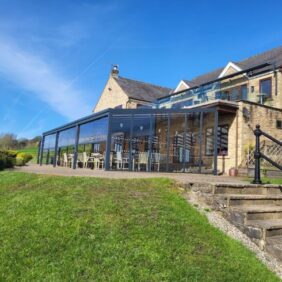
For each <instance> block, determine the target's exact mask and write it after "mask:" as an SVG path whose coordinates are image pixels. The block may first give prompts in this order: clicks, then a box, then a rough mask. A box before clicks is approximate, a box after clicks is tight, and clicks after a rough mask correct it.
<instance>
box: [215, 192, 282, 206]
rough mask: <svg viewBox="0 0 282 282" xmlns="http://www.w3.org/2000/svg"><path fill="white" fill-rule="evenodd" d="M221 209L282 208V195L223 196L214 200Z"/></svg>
mask: <svg viewBox="0 0 282 282" xmlns="http://www.w3.org/2000/svg"><path fill="white" fill-rule="evenodd" d="M214 205H215V206H218V207H219V208H224V207H231V206H232V207H233V206H242V205H244V206H254V205H276V206H282V195H248V194H241V195H239V194H231V195H230V194H221V195H218V196H217V197H215V198H214Z"/></svg>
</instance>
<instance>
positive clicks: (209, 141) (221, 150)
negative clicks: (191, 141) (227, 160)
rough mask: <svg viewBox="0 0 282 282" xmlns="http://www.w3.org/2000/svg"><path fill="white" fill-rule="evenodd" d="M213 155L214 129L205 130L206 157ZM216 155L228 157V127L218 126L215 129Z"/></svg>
mask: <svg viewBox="0 0 282 282" xmlns="http://www.w3.org/2000/svg"><path fill="white" fill-rule="evenodd" d="M213 153H214V129H213V128H207V129H206V156H212V155H213ZM217 154H218V155H219V156H226V155H228V125H219V126H218V128H217Z"/></svg>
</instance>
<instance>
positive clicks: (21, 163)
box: [16, 157, 25, 166]
mask: <svg viewBox="0 0 282 282" xmlns="http://www.w3.org/2000/svg"><path fill="white" fill-rule="evenodd" d="M23 165H25V161H24V159H23V158H21V157H16V166H23Z"/></svg>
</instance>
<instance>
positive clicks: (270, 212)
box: [228, 205, 282, 224]
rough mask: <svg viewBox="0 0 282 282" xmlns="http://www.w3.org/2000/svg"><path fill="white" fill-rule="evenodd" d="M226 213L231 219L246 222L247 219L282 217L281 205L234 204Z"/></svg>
mask: <svg viewBox="0 0 282 282" xmlns="http://www.w3.org/2000/svg"><path fill="white" fill-rule="evenodd" d="M228 213H230V218H232V219H233V220H237V221H238V222H240V223H241V224H247V223H248V220H265V219H282V206H275V205H252V206H234V207H230V208H229V209H228Z"/></svg>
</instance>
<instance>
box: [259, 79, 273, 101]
mask: <svg viewBox="0 0 282 282" xmlns="http://www.w3.org/2000/svg"><path fill="white" fill-rule="evenodd" d="M260 94H263V95H265V97H271V79H270V78H269V79H264V80H261V81H260Z"/></svg>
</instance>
